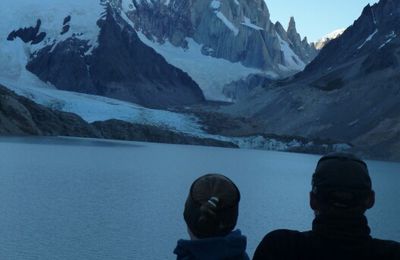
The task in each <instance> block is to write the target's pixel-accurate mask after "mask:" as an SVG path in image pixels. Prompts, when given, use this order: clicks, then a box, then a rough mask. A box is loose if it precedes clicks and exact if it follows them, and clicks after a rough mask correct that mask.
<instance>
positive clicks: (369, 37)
mask: <svg viewBox="0 0 400 260" xmlns="http://www.w3.org/2000/svg"><path fill="white" fill-rule="evenodd" d="M377 33H378V29H375V31H374V32H373V33H372V34H371V35H370V36H368V38H367V39H365V41H364V42H363V44H361V45H360V46H358V48H357V49H358V50H360V49H361V48H362V47H364V45H365V44H367V43H368V42H369V41H371V40H372V38H374V36H375V34H377Z"/></svg>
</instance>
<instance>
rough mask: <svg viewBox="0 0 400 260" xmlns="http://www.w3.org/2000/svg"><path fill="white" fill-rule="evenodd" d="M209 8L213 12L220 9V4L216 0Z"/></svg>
mask: <svg viewBox="0 0 400 260" xmlns="http://www.w3.org/2000/svg"><path fill="white" fill-rule="evenodd" d="M210 7H211V8H212V9H214V10H216V9H219V8H220V7H221V2H220V1H218V0H212V1H211V4H210Z"/></svg>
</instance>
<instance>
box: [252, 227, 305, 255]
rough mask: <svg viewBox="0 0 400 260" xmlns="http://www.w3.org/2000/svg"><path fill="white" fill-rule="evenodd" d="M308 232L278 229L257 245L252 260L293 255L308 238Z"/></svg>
mask: <svg viewBox="0 0 400 260" xmlns="http://www.w3.org/2000/svg"><path fill="white" fill-rule="evenodd" d="M308 235H309V234H308V232H299V231H295V230H287V229H279V230H275V231H272V232H270V233H268V234H267V235H266V236H265V237H264V238H263V240H262V241H261V243H260V244H259V245H258V247H257V249H256V252H255V254H254V258H253V259H276V258H278V259H282V258H285V257H284V256H287V257H289V256H290V254H291V253H293V250H292V249H295V248H296V247H299V246H301V245H302V244H303V242H302V241H305V238H306V237H307V236H308Z"/></svg>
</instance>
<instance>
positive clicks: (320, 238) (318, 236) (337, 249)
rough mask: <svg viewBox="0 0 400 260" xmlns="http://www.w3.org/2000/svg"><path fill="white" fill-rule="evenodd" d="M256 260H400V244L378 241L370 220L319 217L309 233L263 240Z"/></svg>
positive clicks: (285, 233) (283, 234)
mask: <svg viewBox="0 0 400 260" xmlns="http://www.w3.org/2000/svg"><path fill="white" fill-rule="evenodd" d="M253 259H254V260H259V259H265V260H275V259H285V260H292V259H298V260H303V259H304V260H333V259H335V260H337V259H348V260H350V259H351V260H353V259H362V260H378V259H379V260H380V259H382V260H383V259H385V260H392V259H393V260H400V244H399V243H397V242H394V241H388V240H380V239H374V238H372V237H371V236H370V229H369V227H368V224H367V220H366V218H365V217H364V216H363V217H359V218H357V219H340V220H338V219H329V218H325V217H317V218H316V219H315V220H314V222H313V229H312V230H311V231H308V232H298V231H292V230H276V231H273V232H271V233H269V234H268V235H266V236H265V238H264V239H263V240H262V242H261V243H260V244H259V246H258V247H257V249H256V252H255V254H254V258H253Z"/></svg>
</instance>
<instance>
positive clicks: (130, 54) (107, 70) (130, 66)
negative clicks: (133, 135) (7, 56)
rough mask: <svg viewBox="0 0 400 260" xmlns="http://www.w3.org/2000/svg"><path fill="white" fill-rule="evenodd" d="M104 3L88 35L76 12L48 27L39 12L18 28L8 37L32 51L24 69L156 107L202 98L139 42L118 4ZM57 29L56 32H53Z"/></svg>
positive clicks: (61, 85) (63, 85) (65, 85)
mask: <svg viewBox="0 0 400 260" xmlns="http://www.w3.org/2000/svg"><path fill="white" fill-rule="evenodd" d="M103 2H105V1H103ZM99 4H100V3H98V4H97V5H99ZM49 5H51V4H49ZM93 5H95V4H93ZM93 7H95V6H93ZM79 8H82V7H79ZM102 8H103V10H104V12H103V14H101V15H100V14H99V16H98V17H96V16H95V15H94V17H93V18H91V19H92V21H91V23H93V25H92V27H93V28H94V29H92V31H96V30H98V32H97V34H96V33H95V32H92V34H93V35H92V38H91V39H90V40H89V39H88V38H87V37H86V36H87V35H89V34H88V33H85V30H86V28H85V27H86V26H87V27H89V25H86V23H87V24H89V22H87V21H79V23H73V22H74V21H75V20H79V15H82V14H79V13H78V14H76V15H75V14H74V13H73V14H72V15H68V16H65V17H62V18H58V19H60V20H59V21H58V22H59V24H60V25H59V27H58V28H54V27H53V28H51V29H49V27H51V26H50V25H49V24H47V23H46V22H47V21H48V19H47V17H46V16H45V15H43V14H40V13H39V14H38V17H37V18H36V19H37V22H36V24H35V25H34V26H32V27H26V28H19V29H18V28H17V29H16V30H14V31H12V32H10V33H9V35H8V40H9V41H13V40H15V39H16V38H20V39H22V40H23V41H24V42H25V43H27V44H29V45H30V46H31V47H30V48H31V50H30V51H31V52H32V53H31V58H30V60H29V62H28V64H27V69H28V70H29V71H31V72H32V73H34V74H35V75H37V76H38V77H39V78H40V79H41V80H43V81H44V82H50V83H51V84H53V85H54V86H55V87H57V88H58V89H62V90H69V91H76V92H83V93H89V94H96V95H103V96H107V97H112V98H117V99H121V100H126V101H131V102H134V103H137V104H140V105H144V106H148V107H158V108H159V107H162V108H165V107H168V106H176V105H188V104H194V103H199V102H203V101H204V95H203V93H202V91H201V89H200V88H199V87H198V85H197V84H196V83H195V82H194V81H193V80H192V79H191V78H190V77H189V76H188V75H187V74H186V73H184V72H183V71H181V70H180V69H177V68H175V67H173V66H171V65H170V64H168V63H167V62H166V61H165V59H164V58H163V57H162V56H160V55H159V54H157V53H156V52H155V51H154V50H153V49H151V48H149V47H148V46H147V45H145V44H143V43H142V41H140V39H139V38H138V36H137V34H136V32H135V30H134V29H133V28H132V26H130V24H129V21H126V20H124V19H123V17H121V13H120V12H119V10H118V9H114V8H112V7H111V6H110V5H109V4H108V3H106V2H105V3H104V4H103V7H102ZM72 10H74V9H72ZM75 11H76V10H75ZM79 11H80V12H84V9H83V10H79ZM32 16H35V13H33V14H32ZM55 16H56V19H57V15H55ZM77 17H78V18H77ZM16 19H24V17H17V18H16ZM87 19H88V20H89V18H87ZM42 20H43V21H44V22H42ZM82 23H83V24H82ZM94 23H96V24H97V25H95V24H94ZM57 29H58V30H59V32H58V34H56V33H54V31H55V30H57Z"/></svg>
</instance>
